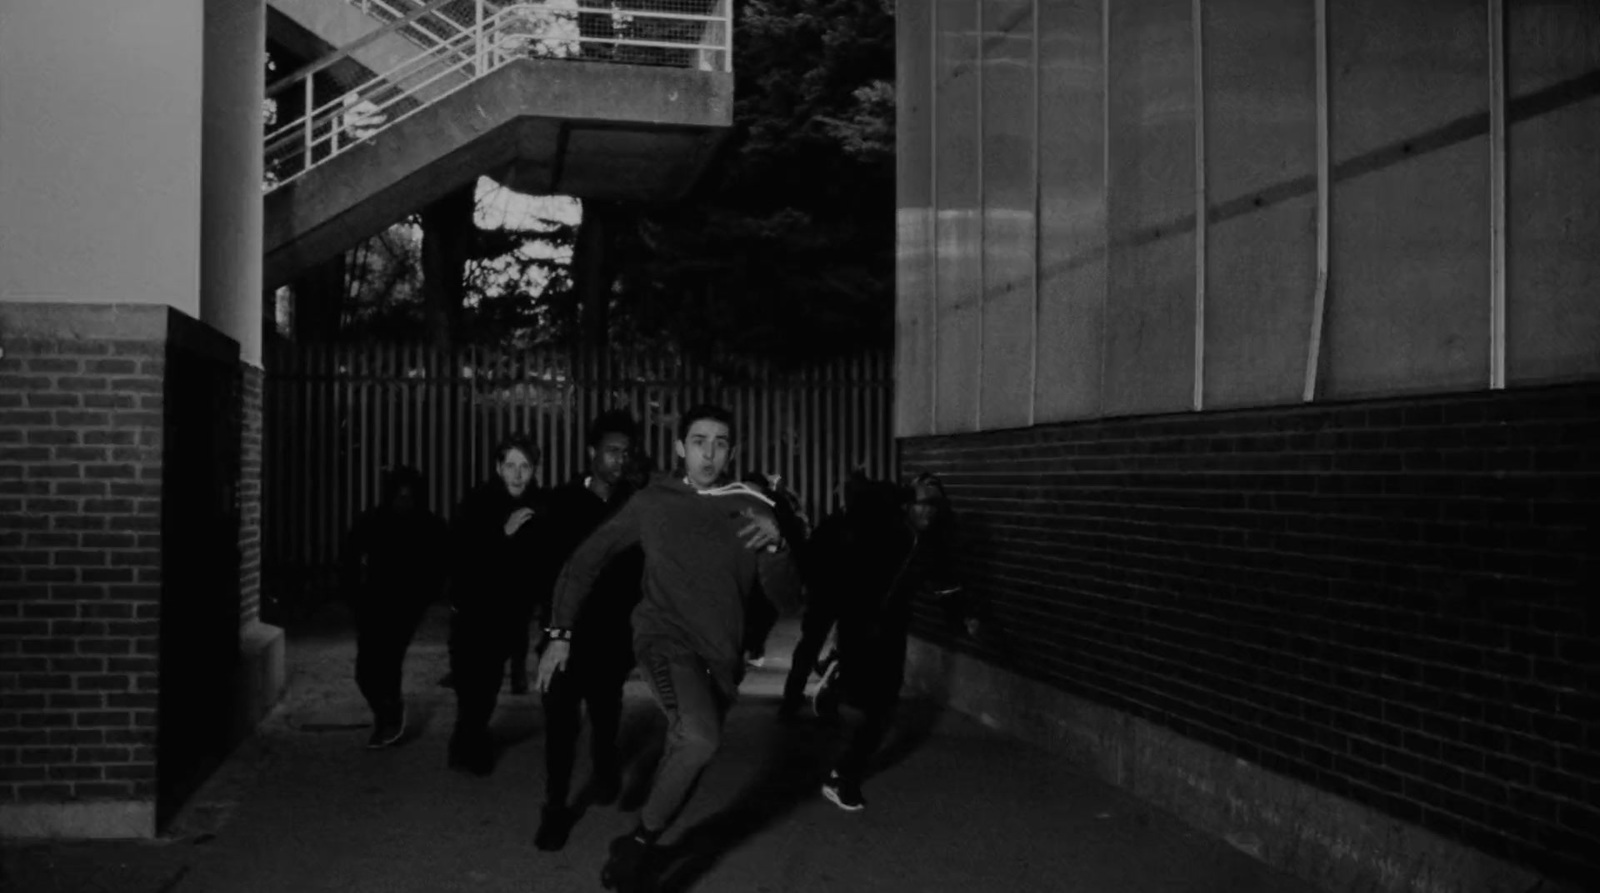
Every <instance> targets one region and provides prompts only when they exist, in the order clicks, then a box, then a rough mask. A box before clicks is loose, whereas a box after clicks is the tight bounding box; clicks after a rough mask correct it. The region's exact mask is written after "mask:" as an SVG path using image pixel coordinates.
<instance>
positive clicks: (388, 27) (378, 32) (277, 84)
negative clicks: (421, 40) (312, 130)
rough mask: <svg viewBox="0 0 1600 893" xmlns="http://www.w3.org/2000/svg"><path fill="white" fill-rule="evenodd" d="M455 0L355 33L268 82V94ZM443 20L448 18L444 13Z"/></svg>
mask: <svg viewBox="0 0 1600 893" xmlns="http://www.w3.org/2000/svg"><path fill="white" fill-rule="evenodd" d="M351 2H352V3H353V4H354V5H355V6H356V7H357V8H358V9H360V10H361V11H363V12H366V11H368V10H370V9H372V8H375V7H381V8H383V9H388V10H394V7H392V6H390V5H389V4H387V3H384V2H383V0H351ZM454 2H455V0H433V2H431V3H429V4H427V5H426V6H419V7H417V8H416V9H413V10H412V11H411V12H409V13H406V14H405V15H403V16H402V15H396V17H395V18H393V19H391V20H389V21H387V22H385V23H384V24H383V26H382V27H379V28H375V29H373V30H371V31H368V32H367V33H366V34H363V35H361V36H360V37H357V38H356V39H355V40H352V41H350V42H349V43H347V44H345V45H344V46H342V47H339V48H338V49H337V50H335V51H334V52H332V53H329V54H328V55H326V56H323V57H322V58H321V59H318V60H316V61H315V62H312V63H310V64H309V65H305V66H302V67H301V68H297V69H295V70H294V71H291V72H289V73H288V74H287V75H284V76H283V77H282V78H280V79H279V80H276V81H274V82H272V83H271V84H268V85H267V96H268V97H272V96H276V95H278V94H279V93H282V92H283V91H285V90H287V89H289V87H290V85H292V84H294V83H296V82H297V81H300V80H301V79H303V78H309V77H311V76H312V75H314V74H316V73H317V72H320V71H325V70H327V69H329V68H332V67H333V66H335V65H337V64H339V63H340V62H342V61H344V60H345V59H348V58H350V56H351V55H352V54H353V53H355V52H356V51H357V50H360V49H364V48H365V47H367V46H368V45H369V44H372V43H376V42H377V41H378V40H380V39H381V38H383V37H385V36H387V35H389V34H393V33H394V32H396V31H399V30H401V29H403V28H404V27H405V26H407V25H409V24H412V23H413V22H416V21H417V20H419V19H421V18H422V17H423V16H425V15H428V14H429V13H435V12H437V11H438V10H439V8H440V7H442V6H444V5H446V4H449V3H454ZM445 21H447V22H448V21H450V19H449V18H448V17H446V18H445ZM452 24H453V22H452ZM429 49H430V50H432V49H437V45H435V46H434V47H430V48H429Z"/></svg>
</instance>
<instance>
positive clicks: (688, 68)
mask: <svg viewBox="0 0 1600 893" xmlns="http://www.w3.org/2000/svg"><path fill="white" fill-rule="evenodd" d="M270 2H271V4H272V7H273V9H274V17H275V19H277V20H278V25H277V32H276V33H275V34H274V38H273V39H278V37H279V35H282V34H288V35H290V39H299V40H308V39H312V38H314V39H315V40H317V41H321V42H323V43H325V44H326V45H327V46H330V47H331V46H342V47H344V48H345V49H344V50H342V51H339V56H338V58H336V59H332V60H329V61H326V62H324V63H319V64H320V65H321V67H320V70H319V71H317V72H316V74H314V75H312V76H311V77H314V78H318V80H315V81H312V80H309V79H308V80H307V81H306V82H305V83H300V84H291V85H289V90H290V91H295V90H303V91H304V92H305V93H306V94H308V95H313V94H314V95H315V97H316V98H315V99H313V100H311V103H310V104H311V105H313V106H314V109H313V113H312V118H311V121H310V122H309V123H307V122H305V121H304V120H303V119H299V120H296V121H289V122H280V125H279V126H280V129H279V130H277V131H276V132H275V133H274V134H269V137H268V165H269V170H275V169H276V170H281V171H283V173H282V174H281V175H280V176H281V177H282V182H281V183H279V184H276V185H274V186H272V187H271V188H269V190H268V192H267V195H266V198H265V201H266V206H265V243H266V244H265V254H266V257H265V265H264V274H265V282H264V285H265V286H266V287H267V288H268V289H273V288H277V287H278V286H281V285H284V284H287V283H288V282H290V281H292V280H293V279H294V278H295V276H296V275H297V274H299V273H300V272H301V271H303V270H305V269H306V268H307V267H309V266H311V265H313V264H316V263H318V262H320V261H323V260H326V259H327V258H329V257H332V256H334V255H336V254H337V253H339V252H341V251H345V250H348V249H350V248H353V247H355V246H356V245H357V244H359V243H360V242H361V241H362V240H363V239H366V238H368V237H370V236H372V235H374V234H376V233H378V232H380V231H381V230H383V229H384V228H385V227H387V226H390V225H392V224H393V223H395V222H396V221H398V220H400V219H402V218H404V217H405V216H406V215H407V214H410V213H412V212H414V211H416V210H417V209H419V208H421V207H423V206H424V205H426V204H428V203H429V202H432V201H434V200H436V199H438V198H440V197H441V196H443V195H445V194H447V193H449V192H450V191H452V190H454V189H456V188H458V187H460V186H462V185H465V184H467V183H471V182H473V181H474V180H476V179H477V178H478V177H479V176H482V175H488V176H492V177H494V178H495V179H496V180H498V181H499V182H501V183H504V184H505V185H507V186H510V187H511V188H513V189H516V190H519V191H521V192H525V193H528V194H534V195H568V196H575V197H578V198H590V199H600V200H606V201H619V202H645V203H658V202H670V201H674V200H677V199H679V198H681V197H682V196H683V195H684V194H686V193H687V192H688V191H689V190H690V189H692V188H693V186H694V185H695V183H696V182H697V181H698V180H699V179H700V178H701V177H702V175H703V174H704V172H705V170H706V168H707V166H708V165H709V163H710V162H711V160H712V158H713V157H714V155H715V152H716V149H717V147H718V145H719V144H720V142H721V141H722V140H723V139H724V138H725V137H726V135H727V133H728V132H729V130H730V128H731V125H732V117H733V115H732V112H733V75H732V73H731V72H729V71H728V70H726V69H727V68H728V65H727V50H726V48H727V47H728V46H730V44H729V43H728V37H729V35H728V34H727V29H728V24H727V20H726V18H725V17H724V16H723V13H724V11H725V9H726V3H727V2H728V0H688V2H689V3H699V4H700V7H699V8H698V9H697V10H696V9H692V10H691V11H690V12H689V13H687V14H685V13H684V12H682V10H683V9H684V7H685V5H686V0H671V3H670V6H671V7H672V12H660V13H657V12H653V11H652V10H650V9H648V7H651V6H667V5H669V4H667V3H663V2H662V0H631V5H632V6H635V7H642V8H643V9H635V10H633V11H631V12H628V13H626V14H625V15H618V14H616V13H615V12H614V11H612V10H609V9H607V10H603V11H598V12H595V11H589V10H578V9H577V8H576V0H551V2H549V3H548V4H529V3H521V4H504V5H502V6H499V7H491V6H487V5H485V7H483V8H484V10H485V12H484V15H485V16H486V18H484V19H482V20H478V19H476V18H474V19H472V20H471V21H473V24H474V26H473V27H471V28H458V29H457V30H456V33H454V34H453V35H452V34H451V33H450V29H451V23H452V22H456V23H460V22H461V21H462V20H463V19H462V14H463V9H464V8H466V9H472V8H474V7H475V6H476V2H477V0H449V2H446V0H433V2H431V3H427V4H426V6H428V7H435V9H433V10H428V12H429V14H432V12H438V11H443V12H449V13H451V14H452V15H451V17H449V18H443V17H441V18H440V19H439V20H438V21H437V22H434V23H433V24H432V25H430V26H429V27H428V28H422V27H420V25H421V22H422V20H423V18H425V17H419V18H415V19H414V20H413V21H409V22H401V23H399V24H400V25H401V27H397V26H396V24H395V23H396V17H397V16H404V15H407V14H413V15H414V14H416V13H418V12H420V11H423V7H424V3H423V0H270ZM373 2H384V7H383V10H382V12H383V15H382V16H381V17H380V16H378V15H373V14H371V13H369V12H368V11H366V10H365V9H363V7H364V6H367V5H368V4H369V3H373ZM452 7H453V8H452ZM473 11H474V14H476V10H475V9H474V10H473ZM480 21H481V23H482V24H481V26H480V25H479V22H480ZM296 29H298V31H300V32H304V34H302V35H300V36H299V37H295V36H294V35H295V34H296V33H297V32H296ZM377 30H383V31H384V33H381V34H374V32H375V31H377ZM306 35H310V37H307V36H306ZM430 44H431V45H430ZM324 58H325V59H326V58H327V57H324ZM641 60H642V61H643V64H639V62H640V61H641ZM630 63H631V64H630ZM307 84H310V85H311V86H307ZM313 88H314V89H313ZM330 95H331V96H332V97H333V98H332V99H329V98H328V97H329V96H330ZM301 104H302V105H304V104H305V103H304V102H303V101H302V103H301ZM296 153H298V154H296ZM285 158H287V159H288V163H286V164H277V166H276V168H275V167H274V165H275V162H278V161H281V160H282V159H285ZM308 160H309V161H310V164H309V165H308V164H307V163H306V162H307V161H308Z"/></svg>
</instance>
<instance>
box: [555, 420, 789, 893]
mask: <svg viewBox="0 0 1600 893" xmlns="http://www.w3.org/2000/svg"><path fill="white" fill-rule="evenodd" d="M675 446H676V450H677V453H678V457H679V458H680V459H682V460H683V465H684V474H683V477H682V478H678V479H673V478H666V477H663V478H661V479H658V480H656V481H655V482H653V483H652V484H651V485H650V486H649V487H647V488H645V489H644V490H643V491H641V492H640V493H638V494H636V495H635V496H634V497H633V498H632V499H631V500H629V501H628V503H627V505H625V506H623V507H622V510H621V511H619V512H618V513H617V514H616V515H615V516H613V517H612V518H611V520H609V521H607V522H606V523H605V524H603V525H601V527H600V528H599V529H598V530H596V531H595V533H594V535H593V536H591V537H590V538H589V539H588V540H586V541H585V542H584V544H583V545H582V546H580V547H579V548H578V551H577V552H576V553H575V554H574V555H573V557H572V560H571V561H569V562H568V563H567V566H566V568H565V570H563V571H562V574H561V579H560V581H559V582H558V583H557V585H556V592H555V601H554V605H553V610H552V615H551V625H550V628H549V629H547V630H546V631H545V632H546V636H547V637H548V639H549V644H548V645H547V647H546V649H545V652H544V657H543V659H542V660H541V661H540V664H539V685H540V687H541V688H544V689H548V687H549V685H550V683H551V681H552V679H553V678H554V677H555V675H556V673H557V672H559V671H561V670H562V669H563V668H565V667H566V664H567V659H568V656H569V654H570V653H571V652H572V651H573V650H574V649H581V648H583V647H585V643H584V642H583V641H581V640H580V639H579V638H578V637H577V636H575V635H574V634H573V629H574V627H575V625H576V623H577V618H578V616H579V613H580V611H581V610H582V607H583V604H584V601H585V599H586V598H587V597H588V596H589V593H590V590H591V589H592V588H593V586H594V582H595V580H596V578H598V576H599V575H600V572H601V570H602V569H603V568H604V567H605V566H606V565H607V564H608V563H609V561H610V560H611V559H612V558H613V557H614V556H617V555H620V554H622V553H624V552H625V551H626V550H628V549H629V548H630V547H632V546H635V545H638V546H641V547H642V549H643V553H644V583H643V595H642V598H641V601H640V603H639V606H638V607H637V608H636V609H635V610H634V612H633V631H634V632H633V636H634V637H633V645H634V653H635V655H636V656H637V657H638V660H639V665H640V667H641V668H642V669H643V671H644V676H645V680H646V681H647V682H648V683H649V685H650V688H651V692H652V694H653V695H654V696H655V700H656V703H657V704H658V705H659V706H660V708H661V710H662V711H663V712H664V713H665V714H666V718H667V741H666V748H665V751H664V752H663V754H662V757H661V763H660V765H659V767H658V768H657V770H656V777H655V781H654V783H653V784H652V786H651V790H650V795H649V797H648V799H647V800H646V801H645V804H644V807H643V809H641V810H640V813H639V824H638V827H636V828H635V829H634V831H633V832H631V833H629V834H626V835H624V836H622V837H619V838H617V839H616V840H614V841H612V844H611V855H610V859H609V860H608V861H607V862H606V865H605V867H604V868H603V869H602V871H601V882H602V883H603V884H604V885H605V886H606V888H607V889H615V890H620V891H623V893H632V891H640V890H646V889H649V888H650V886H651V885H652V882H653V880H652V874H653V871H652V869H653V866H652V865H651V863H652V861H653V860H652V859H651V855H652V853H653V848H654V846H655V844H656V841H657V840H658V839H659V838H660V836H661V833H662V832H663V831H664V830H665V829H666V826H667V823H668V822H669V821H670V820H671V818H672V817H673V816H674V815H676V814H677V813H678V811H679V810H680V809H681V808H682V807H683V804H684V803H685V801H687V799H688V797H689V793H690V791H691V789H692V788H693V786H694V783H695V781H696V780H697V779H698V778H699V777H700V773H701V772H702V771H703V770H704V769H705V767H706V765H707V764H708V763H709V762H710V761H711V757H712V755H713V754H715V753H716V750H717V747H718V745H719V744H720V741H721V736H722V725H723V720H724V719H725V718H726V716H727V711H728V708H729V707H731V706H732V704H733V701H734V698H735V696H736V694H737V692H738V686H739V681H740V679H741V677H742V676H743V673H744V659H743V640H744V631H745V606H746V601H747V599H749V597H750V596H751V593H752V592H754V591H755V590H756V589H757V587H758V585H759V588H760V590H761V591H762V592H763V593H764V594H765V595H766V596H767V597H768V598H770V599H772V601H773V602H774V603H776V604H777V605H778V606H779V607H780V608H781V609H783V610H786V611H790V610H793V609H794V608H795V607H797V606H798V601H799V593H800V587H799V581H798V575H797V574H796V571H795V567H794V562H793V560H792V556H791V554H790V552H789V549H788V544H787V543H786V542H785V541H784V538H783V535H782V532H781V530H780V528H779V524H778V521H777V518H776V517H775V513H774V510H773V505H772V500H771V499H769V498H768V497H767V496H766V495H765V494H763V493H762V492H761V491H760V490H759V489H757V488H755V487H752V486H750V485H748V484H742V483H736V484H724V480H725V474H726V472H727V468H728V460H729V458H730V456H731V453H732V450H733V421H732V416H731V415H730V414H729V413H728V411H727V410H725V409H722V408H720V407H716V406H709V405H701V406H696V407H693V408H691V409H690V410H689V411H688V412H686V413H685V414H684V415H683V417H682V419H681V421H680V424H679V429H678V440H677V443H676V445H675Z"/></svg>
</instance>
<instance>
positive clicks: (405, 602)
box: [344, 467, 449, 749]
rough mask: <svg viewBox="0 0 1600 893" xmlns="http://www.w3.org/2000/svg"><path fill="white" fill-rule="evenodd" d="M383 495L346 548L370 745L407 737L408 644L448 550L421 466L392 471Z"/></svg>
mask: <svg viewBox="0 0 1600 893" xmlns="http://www.w3.org/2000/svg"><path fill="white" fill-rule="evenodd" d="M381 494H382V495H381V496H380V497H379V501H378V505H377V506H375V507H373V508H371V509H368V510H367V511H365V512H362V513H361V516H360V517H358V518H357V519H356V522H355V524H354V525H352V526H351V528H350V534H349V537H348V538H347V540H346V543H345V548H344V591H345V593H346V597H347V598H348V599H349V601H350V605H351V607H352V608H353V609H354V612H355V621H356V685H357V686H358V687H359V688H360V689H361V696H362V697H364V698H366V699H367V705H368V706H369V707H371V708H372V737H371V738H370V739H368V741H367V747H368V748H371V749H377V748H382V747H388V746H390V745H391V744H396V743H398V742H399V741H400V739H401V738H402V737H404V735H405V731H406V705H405V698H404V695H403V694H402V692H401V686H400V678H401V671H402V669H403V667H404V664H405V659H406V649H408V648H409V647H410V646H411V639H412V637H413V636H415V635H416V632H417V625H418V624H419V623H421V621H422V616H423V614H424V613H425V612H426V611H427V609H428V605H429V604H430V603H432V602H433V600H434V599H436V598H438V597H439V596H440V595H441V594H442V593H443V589H444V579H445V568H446V560H445V556H446V550H447V549H448V547H449V542H448V538H447V533H446V529H445V525H444V522H443V521H441V520H440V519H439V516H438V515H435V514H434V513H433V512H430V511H428V507H427V504H426V496H427V488H426V487H425V486H424V485H423V479H422V475H421V474H420V473H418V472H417V470H416V469H414V468H406V467H400V468H395V469H393V470H391V471H389V472H388V473H387V474H385V475H384V480H383V486H382V488H381Z"/></svg>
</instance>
